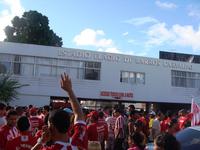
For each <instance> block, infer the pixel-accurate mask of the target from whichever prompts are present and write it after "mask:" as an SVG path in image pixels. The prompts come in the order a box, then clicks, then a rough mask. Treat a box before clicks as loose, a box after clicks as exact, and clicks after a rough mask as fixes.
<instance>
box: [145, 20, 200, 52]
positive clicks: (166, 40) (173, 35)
mask: <svg viewBox="0 0 200 150" xmlns="http://www.w3.org/2000/svg"><path fill="white" fill-rule="evenodd" d="M147 35H148V37H149V40H148V41H147V42H146V45H152V46H153V45H154V46H156V45H163V44H171V45H176V46H182V47H184V46H188V47H191V48H192V49H193V50H194V51H197V50H200V42H199V41H200V26H199V28H198V29H194V27H193V26H191V25H185V26H181V25H179V24H176V25H173V26H172V27H171V28H167V27H166V24H165V23H158V24H155V25H153V26H151V27H150V28H149V30H148V32H147Z"/></svg>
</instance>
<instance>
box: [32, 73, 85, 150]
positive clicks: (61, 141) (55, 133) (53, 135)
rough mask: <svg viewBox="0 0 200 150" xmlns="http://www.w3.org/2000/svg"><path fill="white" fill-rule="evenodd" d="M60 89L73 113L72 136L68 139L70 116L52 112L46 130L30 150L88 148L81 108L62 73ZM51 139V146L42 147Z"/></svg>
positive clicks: (61, 112) (68, 80)
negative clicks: (67, 98) (64, 93)
mask: <svg viewBox="0 0 200 150" xmlns="http://www.w3.org/2000/svg"><path fill="white" fill-rule="evenodd" d="M60 85H61V88H62V89H63V90H64V91H66V92H67V93H68V96H69V101H70V103H71V106H72V110H73V113H74V116H75V118H74V127H73V130H74V134H73V135H72V137H69V135H68V134H67V132H68V129H69V127H70V116H69V114H68V113H67V112H66V111H65V110H61V109H60V110H54V111H53V112H51V113H50V115H49V119H48V128H45V129H44V131H43V133H42V136H41V138H39V140H38V142H37V144H36V145H35V146H34V147H33V148H32V150H38V149H42V150H61V149H62V150H63V149H65V150H76V149H81V150H86V149H87V146H88V140H87V132H86V129H87V128H86V123H85V122H84V116H83V112H82V108H81V106H80V104H79V102H78V100H77V98H76V96H75V94H74V92H73V89H72V83H71V79H70V77H69V76H68V75H67V74H66V73H64V74H62V75H61V80H60ZM49 139H51V140H52V141H53V144H52V145H51V146H43V143H45V142H46V141H48V140H49Z"/></svg>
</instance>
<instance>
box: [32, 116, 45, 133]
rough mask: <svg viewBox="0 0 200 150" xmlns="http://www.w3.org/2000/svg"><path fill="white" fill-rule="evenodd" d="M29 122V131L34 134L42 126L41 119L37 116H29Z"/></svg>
mask: <svg viewBox="0 0 200 150" xmlns="http://www.w3.org/2000/svg"><path fill="white" fill-rule="evenodd" d="M29 120H30V124H31V131H34V132H35V131H38V130H40V129H42V126H43V120H42V119H40V118H39V117H37V116H30V118H29Z"/></svg>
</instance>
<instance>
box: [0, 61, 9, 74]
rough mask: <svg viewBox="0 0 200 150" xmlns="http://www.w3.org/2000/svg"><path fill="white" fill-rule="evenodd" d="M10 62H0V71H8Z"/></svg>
mask: <svg viewBox="0 0 200 150" xmlns="http://www.w3.org/2000/svg"><path fill="white" fill-rule="evenodd" d="M10 71H11V62H0V73H10Z"/></svg>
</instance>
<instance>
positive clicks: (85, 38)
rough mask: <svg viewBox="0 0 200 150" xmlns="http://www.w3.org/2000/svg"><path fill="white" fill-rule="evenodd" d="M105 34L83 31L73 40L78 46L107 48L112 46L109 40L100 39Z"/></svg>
mask: <svg viewBox="0 0 200 150" xmlns="http://www.w3.org/2000/svg"><path fill="white" fill-rule="evenodd" d="M104 35H105V33H104V31H102V30H93V29H89V28H87V29H84V30H83V31H81V33H80V34H78V35H76V36H75V37H74V39H73V42H75V44H76V45H78V46H96V47H109V46H112V45H113V41H112V40H111V39H106V38H101V37H102V36H104Z"/></svg>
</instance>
